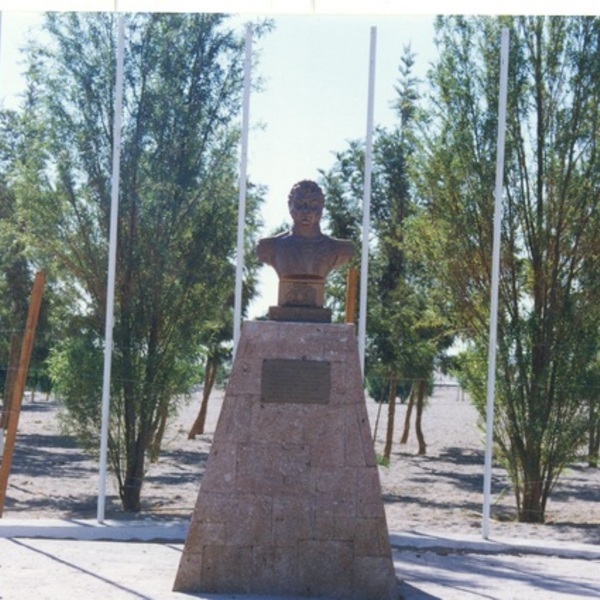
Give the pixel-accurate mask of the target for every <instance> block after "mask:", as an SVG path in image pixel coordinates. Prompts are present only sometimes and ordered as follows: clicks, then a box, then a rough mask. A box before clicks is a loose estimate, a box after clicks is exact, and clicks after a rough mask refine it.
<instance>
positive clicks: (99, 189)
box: [18, 13, 262, 511]
mask: <svg viewBox="0 0 600 600" xmlns="http://www.w3.org/2000/svg"><path fill="white" fill-rule="evenodd" d="M44 27H45V30H46V33H47V35H48V37H49V42H48V43H44V45H40V44H39V43H32V44H31V46H30V47H29V49H28V61H29V70H28V81H29V90H28V96H27V103H26V105H25V109H24V123H25V126H26V127H27V128H28V132H29V133H28V136H29V137H30V138H31V140H32V142H33V147H34V148H35V149H37V153H35V155H34V156H32V155H31V154H32V153H31V152H29V153H28V154H27V159H26V160H22V161H21V164H20V168H19V186H18V187H19V190H18V194H19V199H20V204H21V218H22V219H23V221H24V222H25V223H26V229H27V232H28V234H29V238H28V241H29V243H30V244H31V246H32V248H35V249H36V252H37V256H38V257H39V260H43V261H45V262H46V263H50V262H52V263H54V265H55V267H56V269H57V270H55V271H54V272H55V273H59V277H60V283H61V285H62V286H63V287H64V288H67V289H69V290H74V291H76V292H77V293H78V295H77V299H76V301H74V302H73V303H72V305H71V311H70V314H69V319H68V333H69V335H68V337H67V339H65V340H64V341H63V342H62V343H61V344H60V345H58V346H57V347H56V348H55V349H54V351H53V357H52V369H53V374H54V379H55V382H56V388H57V390H58V391H59V392H60V393H61V395H62V399H63V401H64V404H65V406H66V408H67V414H68V421H69V423H70V425H71V427H73V428H74V429H75V431H76V432H77V433H78V435H79V437H80V438H81V439H83V440H85V441H87V442H88V446H89V447H91V448H94V447H97V438H98V431H99V419H100V397H101V387H102V382H101V376H100V368H99V364H101V360H102V359H101V354H102V352H103V350H102V346H103V337H104V334H103V331H104V315H105V307H106V265H107V251H108V249H107V240H108V233H109V231H108V230H109V214H110V188H111V186H110V181H111V157H112V144H113V119H114V96H115V93H114V92H115V47H116V18H115V17H114V16H113V15H110V14H79V13H63V14H58V13H50V14H47V15H46V18H45V25H44ZM259 33H260V31H259ZM242 56H243V36H242V35H240V34H238V32H236V31H235V29H233V28H232V26H230V25H229V24H228V22H227V17H226V16H224V15H220V14H171V15H166V14H135V15H130V16H128V17H127V18H126V52H125V72H124V80H125V84H124V100H123V126H122V146H121V151H122V153H121V180H120V183H121V185H120V198H119V203H120V207H119V208H120V210H119V229H118V232H119V234H118V250H117V280H116V297H115V324H114V351H113V380H112V387H111V423H110V428H109V429H110V433H109V457H110V463H111V465H112V468H113V469H114V472H115V474H116V477H117V480H118V484H119V493H120V497H121V500H122V504H123V507H124V509H125V510H128V511H138V510H140V508H141V504H140V499H141V491H142V483H143V479H144V473H145V468H146V458H147V455H148V453H149V452H150V451H152V453H154V454H156V453H157V452H158V449H159V448H160V442H161V435H162V432H163V431H164V426H165V423H166V420H167V418H168V416H169V414H170V412H171V411H172V410H173V409H174V407H175V405H176V401H177V398H179V397H181V395H182V394H185V393H186V392H187V391H188V390H189V389H190V386H191V385H192V383H194V382H196V381H197V379H198V376H199V372H200V367H199V361H200V357H201V343H202V339H203V335H204V327H205V324H207V323H211V322H212V321H214V320H217V321H218V320H220V319H222V318H223V313H224V312H227V311H223V308H224V307H230V306H231V305H232V302H233V299H232V293H231V290H232V288H233V279H234V271H235V267H234V260H233V259H234V255H235V239H236V235H235V223H236V212H237V148H238V139H239V127H238V117H239V112H240V105H241V87H242V76H243V73H242V68H243V58H242ZM261 194H262V191H261V190H260V189H258V188H255V189H254V191H253V193H251V194H250V197H249V202H248V222H249V229H248V236H249V238H251V237H252V236H253V235H254V233H255V231H256V225H257V207H258V205H259V203H260V201H261ZM253 269H254V266H253V265H252V263H249V264H248V273H247V275H248V277H247V286H246V289H245V292H246V301H247V300H248V299H249V298H250V297H251V295H252V294H253V292H254V287H253V283H254V275H253Z"/></svg>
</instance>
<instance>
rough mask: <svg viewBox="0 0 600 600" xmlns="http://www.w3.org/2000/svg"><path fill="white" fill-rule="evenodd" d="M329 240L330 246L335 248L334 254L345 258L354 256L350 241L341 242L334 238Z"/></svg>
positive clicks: (352, 245)
mask: <svg viewBox="0 0 600 600" xmlns="http://www.w3.org/2000/svg"><path fill="white" fill-rule="evenodd" d="M329 239H330V244H331V246H332V247H333V248H335V252H336V254H338V255H339V256H344V257H347V258H352V256H354V244H353V243H352V240H341V239H339V238H334V237H331V238H329Z"/></svg>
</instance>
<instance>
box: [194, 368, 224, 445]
mask: <svg viewBox="0 0 600 600" xmlns="http://www.w3.org/2000/svg"><path fill="white" fill-rule="evenodd" d="M218 366H219V359H218V358H216V357H208V358H207V359H206V366H205V369H204V387H203V388H202V403H201V404H200V411H199V412H198V416H197V417H196V420H195V421H194V424H193V425H192V428H191V429H190V431H189V433H188V440H193V439H195V437H196V436H197V435H201V434H202V433H204V426H205V424H206V413H207V412H208V399H209V398H210V393H211V392H212V389H213V387H214V385H215V381H216V380H217V369H218Z"/></svg>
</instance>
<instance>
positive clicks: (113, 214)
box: [97, 14, 125, 523]
mask: <svg viewBox="0 0 600 600" xmlns="http://www.w3.org/2000/svg"><path fill="white" fill-rule="evenodd" d="M118 24H119V27H118V37H117V77H116V82H115V118H114V123H113V159H112V189H111V201H110V234H109V238H110V239H109V252H108V280H107V291H106V323H105V334H104V339H105V342H104V379H103V383H102V426H101V431H100V477H99V483H98V513H97V518H98V523H102V522H103V521H104V508H105V501H106V466H107V454H108V421H109V406H110V372H111V363H112V346H113V325H114V301H115V272H116V258H117V229H118V214H119V175H120V158H121V152H120V149H121V110H122V104H123V62H124V58H123V55H124V46H125V42H124V40H125V22H124V18H123V15H122V14H121V15H119V18H118Z"/></svg>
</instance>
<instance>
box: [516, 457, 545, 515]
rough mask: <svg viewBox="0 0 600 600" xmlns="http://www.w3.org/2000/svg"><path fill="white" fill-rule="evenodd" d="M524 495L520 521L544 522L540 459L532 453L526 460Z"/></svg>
mask: <svg viewBox="0 0 600 600" xmlns="http://www.w3.org/2000/svg"><path fill="white" fill-rule="evenodd" d="M523 467H524V472H523V488H522V497H521V502H520V506H519V514H518V518H519V522H520V523H543V522H544V508H545V506H544V505H545V499H544V494H543V481H542V475H541V473H540V461H539V459H538V458H537V456H533V455H530V456H528V457H527V459H526V461H525V462H524V465H523Z"/></svg>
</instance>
